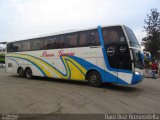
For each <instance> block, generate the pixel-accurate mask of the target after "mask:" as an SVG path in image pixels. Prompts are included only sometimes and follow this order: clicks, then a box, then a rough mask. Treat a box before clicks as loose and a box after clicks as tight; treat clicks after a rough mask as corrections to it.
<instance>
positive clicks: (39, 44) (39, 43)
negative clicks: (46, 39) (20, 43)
mask: <svg viewBox="0 0 160 120" xmlns="http://www.w3.org/2000/svg"><path fill="white" fill-rule="evenodd" d="M30 42H31V50H41V49H43V39H33V40H31V41H30Z"/></svg>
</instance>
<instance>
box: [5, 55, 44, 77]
mask: <svg viewBox="0 0 160 120" xmlns="http://www.w3.org/2000/svg"><path fill="white" fill-rule="evenodd" d="M7 57H9V58H10V57H13V58H19V59H23V60H26V61H28V62H30V63H32V64H33V65H34V66H36V67H37V68H38V69H39V71H40V72H41V73H42V74H43V75H44V77H47V76H46V74H45V73H44V72H43V71H42V70H41V68H40V67H39V66H38V65H36V64H35V63H33V62H32V61H30V60H27V59H25V58H21V57H15V56H7Z"/></svg>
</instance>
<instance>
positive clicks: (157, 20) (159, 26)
mask: <svg viewBox="0 0 160 120" xmlns="http://www.w3.org/2000/svg"><path fill="white" fill-rule="evenodd" d="M144 24H145V25H144V31H145V32H146V33H147V34H146V37H144V38H143V39H142V44H143V45H144V46H145V50H146V51H149V52H150V53H151V55H152V58H154V59H158V57H160V56H159V55H158V51H159V50H160V13H159V12H158V10H157V9H151V13H150V15H148V14H147V19H145V20H144ZM159 54H160V53H159Z"/></svg>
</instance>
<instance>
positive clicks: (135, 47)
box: [6, 25, 144, 86]
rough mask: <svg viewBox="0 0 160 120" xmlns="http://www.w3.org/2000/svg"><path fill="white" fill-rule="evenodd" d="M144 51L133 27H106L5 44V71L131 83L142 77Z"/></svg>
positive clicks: (94, 84) (96, 83)
mask: <svg viewBox="0 0 160 120" xmlns="http://www.w3.org/2000/svg"><path fill="white" fill-rule="evenodd" d="M142 56H143V52H142V51H141V49H140V45H139V43H138V41H137V39H136V37H135V35H134V33H133V32H132V30H131V29H130V28H128V27H126V26H124V25H118V26H107V27H101V26H98V27H97V28H93V29H86V30H79V31H73V32H66V33H61V34H55V35H50V36H45V37H38V38H33V39H28V40H22V41H16V42H10V43H7V51H6V71H7V72H10V73H17V74H18V75H19V76H20V77H26V78H28V79H30V78H32V77H33V76H41V77H51V78H60V79H66V80H81V81H86V80H87V81H88V82H89V84H90V85H91V86H100V85H101V83H105V82H110V83H117V84H125V85H132V84H136V83H139V82H140V81H142V80H143V74H144V72H143V71H144V67H143V57H142Z"/></svg>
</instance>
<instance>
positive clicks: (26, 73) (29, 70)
mask: <svg viewBox="0 0 160 120" xmlns="http://www.w3.org/2000/svg"><path fill="white" fill-rule="evenodd" d="M25 76H26V78H28V79H32V78H33V76H32V70H31V69H30V68H27V69H26V70H25Z"/></svg>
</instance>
